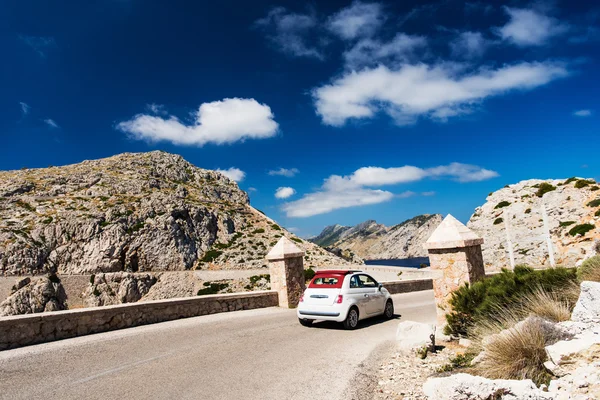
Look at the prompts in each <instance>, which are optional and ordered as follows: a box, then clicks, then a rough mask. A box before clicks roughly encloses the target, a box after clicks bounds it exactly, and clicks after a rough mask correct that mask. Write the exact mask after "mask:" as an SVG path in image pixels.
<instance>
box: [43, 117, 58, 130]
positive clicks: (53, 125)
mask: <svg viewBox="0 0 600 400" xmlns="http://www.w3.org/2000/svg"><path fill="white" fill-rule="evenodd" d="M44 122H45V123H46V125H48V126H49V127H50V128H54V129H57V128H59V126H58V124H57V123H56V122H55V121H54V120H53V119H50V118H48V119H45V120H44Z"/></svg>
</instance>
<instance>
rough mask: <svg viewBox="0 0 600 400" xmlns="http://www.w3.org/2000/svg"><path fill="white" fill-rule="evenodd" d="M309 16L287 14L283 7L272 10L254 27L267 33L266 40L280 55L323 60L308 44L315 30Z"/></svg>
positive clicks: (317, 50)
mask: <svg viewBox="0 0 600 400" xmlns="http://www.w3.org/2000/svg"><path fill="white" fill-rule="evenodd" d="M317 23H318V21H317V18H316V17H315V16H314V15H311V14H297V13H292V12H288V11H287V10H286V9H285V8H284V7H276V8H274V9H272V10H271V11H270V12H269V14H267V16H266V17H264V18H261V19H259V20H258V21H256V22H255V23H254V25H255V26H256V27H258V28H260V29H262V30H264V31H266V32H267V38H268V39H269V40H270V41H271V43H272V44H273V45H274V46H275V47H276V48H277V49H278V50H279V51H281V52H282V53H284V54H287V55H289V56H293V57H309V58H316V59H320V60H322V59H324V55H323V53H322V52H321V51H320V50H319V48H318V46H317V45H313V44H310V40H311V38H312V36H311V35H310V34H311V31H313V30H315V29H316V28H317Z"/></svg>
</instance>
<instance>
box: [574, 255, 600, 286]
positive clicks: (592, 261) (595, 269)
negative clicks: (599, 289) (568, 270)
mask: <svg viewBox="0 0 600 400" xmlns="http://www.w3.org/2000/svg"><path fill="white" fill-rule="evenodd" d="M577 279H579V281H580V282H583V281H594V282H600V255H598V256H594V257H590V258H588V259H587V260H585V261H584V262H583V263H582V264H581V265H580V266H579V268H577Z"/></svg>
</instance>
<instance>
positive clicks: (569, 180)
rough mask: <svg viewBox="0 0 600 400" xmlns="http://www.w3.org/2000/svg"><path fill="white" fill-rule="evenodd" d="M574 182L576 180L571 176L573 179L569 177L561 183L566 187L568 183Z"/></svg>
mask: <svg viewBox="0 0 600 400" xmlns="http://www.w3.org/2000/svg"><path fill="white" fill-rule="evenodd" d="M576 180H577V178H576V177H574V176H573V177H571V178H569V179H567V180H566V181H564V183H563V184H564V185H567V184H569V183H571V182H575V181H576Z"/></svg>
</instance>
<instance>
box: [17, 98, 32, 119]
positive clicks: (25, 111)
mask: <svg viewBox="0 0 600 400" xmlns="http://www.w3.org/2000/svg"><path fill="white" fill-rule="evenodd" d="M19 104H20V105H21V113H22V114H23V116H25V115H27V114H29V110H30V109H31V107H30V106H29V104H27V103H25V102H23V101H20V102H19Z"/></svg>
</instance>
